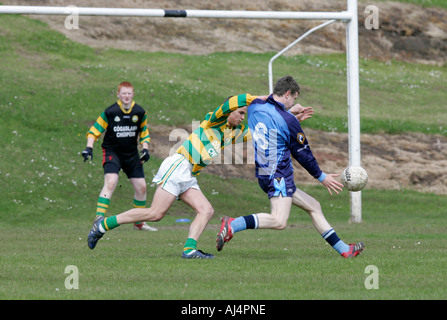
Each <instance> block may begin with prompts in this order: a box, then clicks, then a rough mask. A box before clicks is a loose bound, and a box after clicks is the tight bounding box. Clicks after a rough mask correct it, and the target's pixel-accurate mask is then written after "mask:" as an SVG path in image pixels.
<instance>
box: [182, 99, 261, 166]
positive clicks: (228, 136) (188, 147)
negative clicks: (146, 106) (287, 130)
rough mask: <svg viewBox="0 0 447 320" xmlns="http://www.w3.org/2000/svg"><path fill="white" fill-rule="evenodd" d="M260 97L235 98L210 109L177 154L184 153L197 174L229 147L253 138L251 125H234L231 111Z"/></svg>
mask: <svg viewBox="0 0 447 320" xmlns="http://www.w3.org/2000/svg"><path fill="white" fill-rule="evenodd" d="M256 98H257V97H256V96H252V95H250V94H241V95H238V96H233V97H231V98H230V99H228V100H227V101H226V102H224V103H223V104H222V105H221V106H220V107H218V108H216V109H215V110H214V111H213V112H209V113H208V114H207V115H206V116H205V120H203V121H202V122H201V123H200V126H199V127H198V128H197V129H195V130H194V131H193V132H192V133H191V134H190V135H189V137H188V139H186V140H185V142H184V143H183V144H182V145H181V146H180V147H179V148H178V150H177V153H180V154H182V155H183V156H184V157H185V158H186V159H188V161H189V162H190V163H191V164H192V166H193V168H192V174H193V175H198V174H199V173H200V170H201V169H202V168H204V167H206V166H207V165H209V164H210V163H211V162H212V161H213V158H214V157H216V156H217V155H218V154H219V151H220V150H221V149H223V148H224V147H225V146H227V145H229V144H234V143H239V142H243V141H247V140H250V139H251V134H250V131H249V129H248V127H247V126H244V125H243V124H241V125H239V126H237V127H235V128H231V127H230V126H229V125H228V122H227V118H228V116H229V115H230V113H231V112H233V111H234V110H236V109H238V108H242V107H245V106H248V105H250V103H251V102H252V101H253V100H255V99H256Z"/></svg>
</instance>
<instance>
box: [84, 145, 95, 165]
mask: <svg viewBox="0 0 447 320" xmlns="http://www.w3.org/2000/svg"><path fill="white" fill-rule="evenodd" d="M82 156H83V157H84V162H86V161H87V160H88V157H90V160H93V149H92V148H90V147H87V148H85V150H84V151H82Z"/></svg>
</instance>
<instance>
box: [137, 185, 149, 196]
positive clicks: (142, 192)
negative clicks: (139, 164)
mask: <svg viewBox="0 0 447 320" xmlns="http://www.w3.org/2000/svg"><path fill="white" fill-rule="evenodd" d="M146 190H147V188H146V184H145V183H143V184H141V185H138V186H136V187H135V193H137V194H139V195H145V194H146Z"/></svg>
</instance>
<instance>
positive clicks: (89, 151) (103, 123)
mask: <svg viewBox="0 0 447 320" xmlns="http://www.w3.org/2000/svg"><path fill="white" fill-rule="evenodd" d="M108 126H109V123H108V121H107V116H106V114H105V112H103V113H101V115H100V116H99V117H98V119H96V122H95V123H94V124H93V125H92V126H91V127H90V130H89V131H88V132H87V146H86V148H85V150H84V151H82V156H83V157H84V162H85V161H87V160H88V159H90V160H92V159H93V145H94V143H95V141H96V140H98V138H99V137H100V136H101V134H102V133H103V132H104V131H106V129H107V127H108Z"/></svg>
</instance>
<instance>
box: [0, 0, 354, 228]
mask: <svg viewBox="0 0 447 320" xmlns="http://www.w3.org/2000/svg"><path fill="white" fill-rule="evenodd" d="M0 14H27V15H65V16H68V15H79V16H122V17H124V16H126V17H159V18H219V19H291V20H333V21H328V22H327V23H324V24H323V25H320V26H318V29H319V28H321V27H324V26H326V25H328V24H330V23H332V22H334V21H343V22H345V23H346V57H347V88H348V90H347V91H348V97H347V101H348V132H349V165H350V166H361V152H360V89H359V48H358V16H357V0H347V10H346V11H340V12H294V11H293V12H287V11H237V10H163V9H126V8H90V7H89V8H87V7H75V6H68V7H51V6H9V5H0ZM314 29H315V28H314ZM314 29H311V30H309V31H308V33H306V34H305V35H303V37H304V36H307V35H308V34H310V33H312V32H313V31H315V30H317V29H315V30H314ZM300 40H301V39H297V41H296V42H299V41H300ZM286 49H287V48H286ZM275 59H276V58H275ZM270 90H271V88H270ZM350 202H351V203H350V204H351V219H350V220H351V222H361V221H362V201H361V191H358V192H350Z"/></svg>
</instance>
